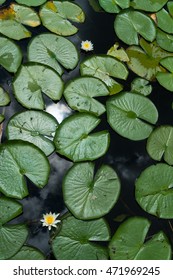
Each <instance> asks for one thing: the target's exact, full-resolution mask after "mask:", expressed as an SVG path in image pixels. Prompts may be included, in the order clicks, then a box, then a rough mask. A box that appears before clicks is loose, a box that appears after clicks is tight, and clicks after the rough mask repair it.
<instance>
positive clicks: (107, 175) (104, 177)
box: [63, 162, 120, 220]
mask: <svg viewBox="0 0 173 280" xmlns="http://www.w3.org/2000/svg"><path fill="white" fill-rule="evenodd" d="M94 168H95V166H94V164H93V163H92V162H83V163H76V164H74V165H73V166H72V167H71V169H70V170H69V171H68V172H67V174H66V176H65V178H64V181H63V195H64V201H65V204H66V206H67V207H68V209H69V210H70V212H72V214H73V215H74V216H75V217H76V218H78V219H81V220H87V219H96V218H100V217H102V216H104V215H105V214H107V213H108V212H109V211H110V210H111V209H112V208H113V206H114V205H115V203H116V202H117V200H118V197H119V193H120V181H119V179H118V176H117V174H116V172H115V171H114V170H113V169H112V168H111V167H109V166H108V165H103V166H102V167H101V168H100V169H99V170H98V171H97V173H96V174H95V175H94V171H95V170H94Z"/></svg>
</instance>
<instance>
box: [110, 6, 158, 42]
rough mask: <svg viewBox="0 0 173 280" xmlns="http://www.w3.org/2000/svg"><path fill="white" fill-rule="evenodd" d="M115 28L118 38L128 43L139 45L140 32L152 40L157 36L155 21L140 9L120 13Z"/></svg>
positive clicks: (148, 39) (145, 37)
mask: <svg viewBox="0 0 173 280" xmlns="http://www.w3.org/2000/svg"><path fill="white" fill-rule="evenodd" d="M114 29H115V33H116V35H117V36H118V38H119V39H120V40H122V41H123V42H124V43H126V44H127V45H138V44H139V36H138V34H139V35H141V36H142V37H143V38H144V39H146V40H147V41H150V42H152V41H153V40H154V39H155V37H156V27H155V24H154V22H153V21H152V19H151V18H150V17H148V16H147V15H145V14H143V13H141V12H139V11H133V10H128V11H125V12H122V13H119V14H118V15H117V16H116V19H115V23H114Z"/></svg>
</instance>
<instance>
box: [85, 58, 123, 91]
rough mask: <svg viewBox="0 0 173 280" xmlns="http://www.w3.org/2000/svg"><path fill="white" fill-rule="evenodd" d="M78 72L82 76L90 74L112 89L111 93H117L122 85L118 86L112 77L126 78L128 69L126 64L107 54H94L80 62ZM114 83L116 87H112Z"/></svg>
mask: <svg viewBox="0 0 173 280" xmlns="http://www.w3.org/2000/svg"><path fill="white" fill-rule="evenodd" d="M80 72H81V75H82V76H92V77H95V78H99V79H100V80H102V81H103V82H104V83H105V84H106V85H107V86H108V88H109V90H111V91H112V93H111V94H114V93H117V85H118V90H121V89H122V87H121V86H120V87H119V85H120V84H119V83H117V82H116V84H115V81H114V79H112V78H111V77H114V78H118V79H122V80H126V79H127V76H128V70H127V68H126V66H125V65H124V64H123V63H122V62H120V61H119V60H118V59H116V58H114V57H112V56H108V55H95V56H91V57H90V58H88V59H86V60H84V61H83V62H82V63H81V64H80ZM114 85H116V88H115V89H113V87H114Z"/></svg>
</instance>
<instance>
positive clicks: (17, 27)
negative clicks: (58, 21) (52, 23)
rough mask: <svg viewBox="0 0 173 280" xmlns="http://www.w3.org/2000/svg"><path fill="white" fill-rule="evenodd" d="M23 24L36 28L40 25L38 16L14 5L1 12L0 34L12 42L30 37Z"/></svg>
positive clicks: (29, 10)
mask: <svg viewBox="0 0 173 280" xmlns="http://www.w3.org/2000/svg"><path fill="white" fill-rule="evenodd" d="M23 24H24V25H28V26H31V27H36V26H38V25H40V19H39V16H38V15H37V13H36V12H35V11H34V10H32V9H31V8H28V7H26V6H22V5H17V4H14V3H12V4H11V5H10V6H9V7H8V8H3V9H2V10H1V13H0V33H2V34H4V35H5V36H7V37H9V38H12V39H14V40H21V39H23V38H27V37H30V36H31V32H30V31H29V30H28V29H26V28H25V27H24V26H23Z"/></svg>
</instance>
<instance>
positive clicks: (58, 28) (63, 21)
mask: <svg viewBox="0 0 173 280" xmlns="http://www.w3.org/2000/svg"><path fill="white" fill-rule="evenodd" d="M40 18H41V20H42V23H43V25H44V26H45V27H46V28H47V29H49V30H50V31H52V32H54V33H56V34H58V35H62V36H69V35H73V34H75V33H76V32H77V31H78V29H77V27H76V26H74V25H73V24H72V23H71V22H77V23H80V22H81V23H82V22H84V20H85V15H84V12H83V11H82V9H81V8H80V7H79V6H78V5H76V4H73V3H71V2H69V1H63V2H61V1H47V3H45V4H44V5H43V6H42V8H41V9H40Z"/></svg>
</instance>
